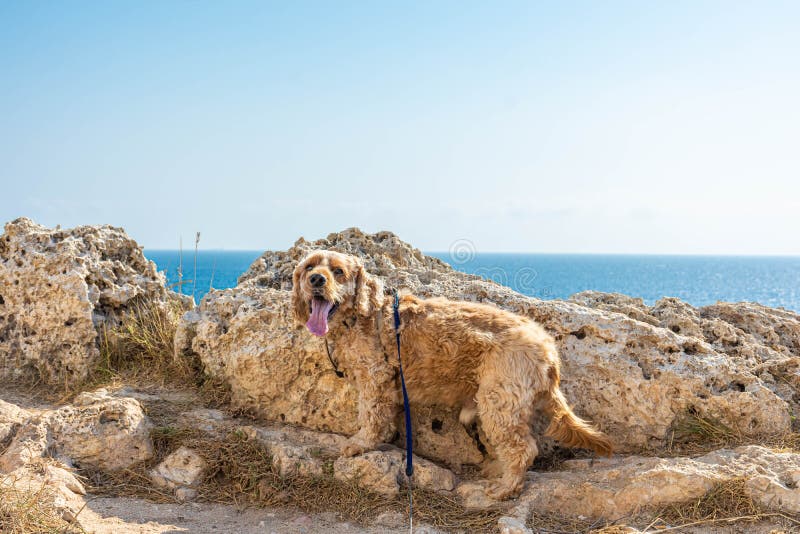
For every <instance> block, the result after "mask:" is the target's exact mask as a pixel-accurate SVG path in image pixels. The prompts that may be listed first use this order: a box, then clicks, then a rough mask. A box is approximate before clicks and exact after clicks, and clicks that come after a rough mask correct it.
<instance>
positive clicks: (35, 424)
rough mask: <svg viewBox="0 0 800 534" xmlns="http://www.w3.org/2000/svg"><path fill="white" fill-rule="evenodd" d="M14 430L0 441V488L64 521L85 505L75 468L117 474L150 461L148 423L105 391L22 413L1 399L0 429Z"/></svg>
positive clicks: (130, 404) (133, 406)
mask: <svg viewBox="0 0 800 534" xmlns="http://www.w3.org/2000/svg"><path fill="white" fill-rule="evenodd" d="M7 422H11V423H13V426H12V427H10V431H9V432H8V435H7V436H6V438H5V441H7V442H8V446H7V447H5V448H4V447H3V446H2V445H3V444H2V443H0V489H2V490H3V497H4V498H5V499H9V500H11V501H14V500H18V501H19V502H20V503H25V502H30V499H31V496H32V495H33V496H35V500H36V502H37V503H38V505H41V506H46V507H52V508H54V509H56V510H57V511H59V513H60V514H61V517H62V518H63V519H64V520H65V521H68V522H73V521H75V520H76V518H77V516H78V513H79V512H80V510H81V509H82V508H83V507H84V506H85V501H84V499H83V498H82V496H83V495H84V494H86V490H85V488H84V486H83V484H82V483H81V481H80V480H79V479H78V478H77V477H76V476H75V475H74V473H73V466H74V464H80V465H81V466H85V467H93V468H98V469H104V470H108V471H115V470H120V469H125V468H128V467H131V466H132V465H133V464H135V463H138V462H141V461H144V460H147V459H149V458H150V457H152V455H153V444H152V442H151V440H150V427H151V426H150V423H149V420H148V419H147V417H146V416H145V415H144V412H143V411H142V407H141V406H140V405H139V403H138V401H136V400H134V399H131V398H112V397H111V396H110V395H108V393H107V392H106V391H104V390H100V391H98V392H95V393H90V394H86V395H82V396H81V397H79V399H78V400H76V404H74V405H68V406H64V407H62V408H58V409H54V410H48V409H39V410H36V411H33V410H32V411H30V412H29V411H26V410H23V409H21V408H19V407H17V406H15V405H13V404H10V403H8V402H4V401H0V427H2V425H3V424H4V423H7Z"/></svg>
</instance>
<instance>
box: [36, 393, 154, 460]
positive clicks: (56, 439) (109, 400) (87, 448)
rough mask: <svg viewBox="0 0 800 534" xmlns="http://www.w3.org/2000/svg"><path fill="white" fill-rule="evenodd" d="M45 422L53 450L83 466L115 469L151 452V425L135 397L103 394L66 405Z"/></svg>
mask: <svg viewBox="0 0 800 534" xmlns="http://www.w3.org/2000/svg"><path fill="white" fill-rule="evenodd" d="M46 424H47V426H48V427H49V429H50V436H51V443H52V447H53V450H54V451H55V452H56V454H63V455H65V456H67V457H69V458H70V459H72V460H73V461H75V462H76V463H78V464H80V465H82V466H89V467H95V468H98V469H103V470H106V471H118V470H120V469H125V468H127V467H130V466H132V465H133V464H136V463H138V462H143V461H145V460H147V459H149V458H151V457H152V456H153V443H152V440H151V439H150V430H151V429H152V427H153V425H152V424H151V423H150V420H149V419H148V417H147V416H146V415H145V414H144V412H143V410H142V406H141V404H139V401H137V400H135V399H130V398H116V397H106V398H104V399H97V400H95V401H94V402H91V403H87V404H77V403H76V404H75V405H74V406H65V407H63V408H60V409H58V410H56V411H55V412H53V413H51V414H50V415H49V416H48V417H47V422H46Z"/></svg>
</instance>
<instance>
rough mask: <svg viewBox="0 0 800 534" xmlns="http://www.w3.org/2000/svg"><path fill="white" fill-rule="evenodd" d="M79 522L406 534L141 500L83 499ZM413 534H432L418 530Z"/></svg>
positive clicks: (384, 524) (400, 521) (99, 528)
mask: <svg viewBox="0 0 800 534" xmlns="http://www.w3.org/2000/svg"><path fill="white" fill-rule="evenodd" d="M87 500H88V503H87V505H86V508H84V509H83V511H81V513H80V514H79V516H78V517H79V520H80V522H81V524H82V525H83V527H84V528H85V529H86V531H87V532H90V533H93V534H165V533H178V532H186V533H197V534H221V533H228V532H230V533H237V534H272V533H275V534H284V533H286V534H323V533H330V534H357V533H358V534H380V533H387V534H394V533H398V534H400V533H407V532H408V527H407V525H406V523H405V521H406V518H404V517H401V516H399V515H394V514H393V515H387V516H385V517H382V518H380V519H379V520H378V522H379V523H381V524H374V525H373V526H372V527H368V528H367V527H363V526H359V525H355V524H352V523H347V522H343V521H340V520H338V519H337V517H336V514H334V513H330V512H329V513H325V514H319V515H306V514H304V513H302V512H300V511H296V510H290V509H270V508H247V509H244V510H237V509H236V508H235V507H233V506H228V505H222V504H211V503H187V504H155V503H152V502H148V501H145V500H142V499H131V498H119V497H113V498H112V497H96V498H93V497H91V496H87ZM414 532H415V533H420V534H421V533H423V532H425V533H433V532H435V531H434V530H431V529H427V528H424V527H421V528H419V529H418V528H414Z"/></svg>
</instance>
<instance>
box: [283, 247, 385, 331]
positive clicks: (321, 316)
mask: <svg viewBox="0 0 800 534" xmlns="http://www.w3.org/2000/svg"><path fill="white" fill-rule="evenodd" d="M382 304H383V285H382V284H381V282H380V280H378V279H377V278H373V277H372V276H370V275H369V273H367V271H366V270H365V269H364V264H362V263H361V260H359V259H358V258H356V257H355V256H350V255H348V254H342V253H339V252H334V251H331V250H318V251H314V252H311V253H310V254H309V255H308V256H306V257H305V258H304V259H303V260H302V261H301V262H300V263H298V264H297V267H295V269H294V274H293V275H292V305H293V306H294V315H295V319H296V320H297V321H298V322H300V323H304V324H305V325H306V327H308V329H309V331H310V332H311V333H312V334H314V335H315V336H324V335H325V334H327V333H328V330H329V328H330V327H334V326H337V325H339V324H340V321H341V319H340V318H341V317H347V316H350V315H352V314H353V313H355V314H357V315H360V316H362V317H369V316H370V315H372V313H373V312H374V311H375V310H376V309H377V308H378V307H380V306H381V305H382ZM329 325H330V326H329Z"/></svg>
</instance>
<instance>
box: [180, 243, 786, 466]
mask: <svg viewBox="0 0 800 534" xmlns="http://www.w3.org/2000/svg"><path fill="white" fill-rule="evenodd" d="M312 249H333V250H338V251H340V252H345V253H350V254H355V255H357V256H359V257H361V258H362V259H363V261H364V264H365V266H366V268H367V269H368V270H369V271H370V272H371V273H372V274H373V275H376V276H379V277H381V278H382V279H383V280H384V282H385V284H386V286H387V288H391V287H394V288H398V289H407V290H410V291H412V292H414V293H415V294H417V295H420V296H422V297H431V296H445V297H449V298H452V299H459V300H471V301H480V302H487V303H493V304H495V305H497V306H499V307H502V308H505V309H508V310H511V311H514V312H516V313H520V314H523V315H526V316H528V317H531V318H533V319H534V320H536V321H538V322H540V323H541V324H542V325H543V326H544V327H545V328H546V329H547V330H548V332H550V333H551V334H552V335H553V336H554V338H555V339H556V342H557V345H558V348H559V351H560V354H561V357H562V360H563V362H564V366H563V373H562V379H563V380H562V388H563V390H564V392H565V394H566V396H567V398H568V399H569V401H570V403H571V404H572V405H573V406H574V408H575V410H576V412H577V413H578V414H579V415H581V416H584V417H586V418H588V419H591V420H592V421H593V422H594V423H595V424H596V425H597V426H599V427H600V428H601V429H602V430H604V431H606V432H607V433H608V434H609V435H610V436H611V437H612V439H613V440H614V442H615V445H616V447H617V450H619V451H623V452H636V451H642V450H651V449H653V448H658V447H662V446H664V445H665V444H666V443H668V442H669V440H670V439H671V437H672V432H673V429H674V427H675V425H676V424H678V423H679V422H680V421H681V420H682V418H684V417H686V415H687V414H692V415H693V416H696V417H701V418H705V419H708V420H713V421H716V422H718V423H719V424H720V425H724V426H725V427H727V428H729V429H730V430H731V431H732V432H736V433H738V434H740V435H743V436H751V437H753V438H754V439H755V438H756V437H761V436H767V435H777V434H783V433H786V432H787V431H789V430H790V429H791V413H790V410H791V409H792V408H793V404H790V403H791V399H790V398H789V395H788V391H787V392H784V393H782V392H781V391H779V389H780V387H779V386H777V384H781V383H784V384H785V380H778V379H777V378H775V377H774V376H773V374H771V373H772V372H773V371H772V369H771V368H763V367H762V368H757V365H758V363H757V362H764V361H767V359H768V358H773V360H771V361H780V362H784V363H785V364H786V365H784V368H782V370H781V372H788V373H796V368H797V367H791V366H788V363H787V362H788V359H789V358H790V356H789V355H792V357H797V356H798V355H797V353H796V347H795V346H794V345H792V344H791V340H792V339H793V338H792V337H791V335H790V334H789V333H788V332H789V330H790V329H791V325H792V324H793V323H792V321H794V320H795V318H794V316H793V315H792V314H789V313H785V314H784V313H783V312H776V313H772V314H769V313H767V312H763V313H762V314H761V315H759V317H760V319H759V320H758V321H756V320H755V319H749V320H748V321H749V322H748V323H747V324H748V325H749V327H751V328H752V329H753V330H755V329H756V325H757V324H759V325H766V324H769V325H771V328H773V329H774V328H778V327H777V325H778V324H780V325H781V327H780V328H782V329H783V330H781V331H782V332H784V333H783V334H782V335H780V336H778V337H776V338H774V339H772V341H774V342H775V343H778V344H780V343H783V342H786V343H788V344H787V345H776V347H777V348H775V347H766V346H765V345H763V344H761V343H760V342H759V340H758V339H756V337H755V335H753V334H748V333H746V332H744V331H743V330H742V328H740V326H742V324H739V323H737V324H739V326H736V325H735V324H732V323H728V322H726V320H725V317H728V318H730V316H729V315H724V314H722V313H716V315H714V314H712V312H710V311H705V312H704V311H703V310H695V309H694V308H692V307H691V306H689V305H687V304H685V303H683V302H681V301H679V300H677V299H670V300H665V301H663V302H662V303H661V305H660V306H656V307H654V308H651V307H648V306H646V305H645V304H644V303H643V302H642V301H641V300H640V299H634V298H630V297H624V298H622V297H620V296H614V295H603V294H599V293H594V294H580V295H578V296H576V297H574V298H573V299H571V300H570V301H562V300H546V301H545V300H539V299H536V298H532V297H528V296H525V295H521V294H519V293H517V292H515V291H513V290H511V289H509V288H507V287H504V286H501V285H498V284H496V283H494V282H492V281H489V280H484V279H481V278H480V277H477V276H472V275H467V274H464V273H461V272H457V271H455V270H453V269H452V268H451V267H450V266H448V265H447V264H446V263H444V262H442V261H440V260H438V259H436V258H432V257H428V256H425V255H424V254H422V252H420V251H419V250H417V249H414V248H413V247H412V246H411V245H409V244H407V243H404V242H403V241H401V240H400V239H399V238H397V236H395V235H394V234H392V233H390V232H379V233H376V234H365V233H363V232H361V231H359V230H358V229H349V230H346V231H344V232H340V233H335V234H331V235H329V236H328V237H327V238H326V239H320V240H318V241H315V242H308V241H306V240H304V239H302V238H301V239H300V240H298V241H297V242H296V243H295V245H294V246H293V247H291V248H290V249H289V250H287V251H278V252H266V253H264V254H263V255H262V256H261V257H260V258H259V259H258V260H256V261H255V262H254V263H253V265H252V266H251V267H250V269H249V270H248V271H247V272H246V273H245V274H244V275H242V277H240V279H239V285H238V286H237V287H236V288H233V289H228V290H224V291H212V292H211V293H209V294H208V295H207V296H206V297H205V298H204V299H203V302H202V303H201V305H200V306H199V308H198V309H196V310H195V311H193V312H190V313H188V314H186V315H184V317H183V318H182V320H181V325H180V326H179V332H178V335H177V336H176V343H175V348H176V355H178V356H182V355H186V354H193V355H196V356H197V357H199V358H200V360H201V361H202V362H203V364H204V365H205V368H206V371H207V372H208V373H209V374H210V375H212V376H214V377H216V378H219V379H222V380H224V381H225V382H226V383H227V384H228V385H229V386H230V388H231V392H232V395H233V399H234V402H235V404H236V405H238V406H240V407H243V408H247V409H249V410H252V411H254V412H256V413H258V414H259V415H262V416H265V417H267V418H269V419H272V420H275V421H281V422H287V423H292V424H297V425H302V426H305V427H308V428H312V429H319V430H325V431H332V432H341V433H344V434H351V433H353V432H354V431H355V430H356V420H355V417H356V392H355V391H354V390H353V389H352V388H351V387H350V386H349V384H348V382H347V381H346V380H341V379H339V378H337V377H336V375H335V374H334V373H333V371H332V369H331V367H330V364H329V363H328V361H327V357H326V355H325V352H324V351H325V349H324V345H323V342H322V341H321V340H319V339H317V338H314V337H313V336H311V335H310V334H309V333H308V332H306V330H305V329H304V328H302V327H300V326H297V325H295V324H294V322H293V319H292V316H291V308H290V306H291V304H290V289H291V274H292V271H293V269H294V266H295V264H296V262H297V261H299V260H300V259H301V258H302V257H303V256H305V254H307V253H308V251H310V250H312ZM730 306H732V307H734V308H736V307H737V306H740V307H741V306H749V305H738V304H737V305H730ZM704 314H705V315H706V316H707V317H704ZM712 315H714V316H713V317H711V316H712ZM704 321H705V322H704ZM759 321H760V322H759ZM770 321H773V322H770ZM707 332H717V333H718V334H719V338H718V339H715V340H712V339H710V338H709V337H708V334H707ZM738 332H742V333H741V334H738ZM731 335H738V336H739V337H738V338H736V339H738V340H739V341H738V344H734V345H731V344H730V343H729V342H728V341H725V340H727V339H728V337H729V336H731ZM726 336H727V337H726ZM731 347H734V348H736V350H730V348H731ZM744 354H752V355H754V356H753V357H752V358H750V357H744V356H743V355H744ZM776 358H777V359H776ZM787 369H788V371H787ZM775 373H778V371H775ZM414 415H415V418H416V424H415V425H414V428H415V432H414V440H415V451H416V452H419V453H420V454H421V455H423V456H425V457H428V458H430V459H433V460H436V461H441V462H446V463H448V465H451V466H452V467H454V468H456V467H457V465H458V464H460V463H465V464H469V463H476V462H478V461H480V459H481V457H482V454H481V452H480V451H479V447H478V445H479V444H478V443H477V441H476V439H475V438H474V437H473V435H474V433H473V434H469V433H467V432H466V431H465V429H464V428H463V427H462V426H461V425H460V424H458V423H457V419H456V418H455V414H453V413H451V412H448V411H446V410H441V409H439V408H436V407H432V408H422V407H420V408H417V409H415V410H414ZM420 418H421V419H420ZM398 428H401V429H402V424H399V425H398ZM398 443H399V441H398ZM547 445H548V444H547V441H546V440H544V444H543V446H542V447H540V448H541V450H542V452H543V453H546V451H547V450H548V447H547Z"/></svg>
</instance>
